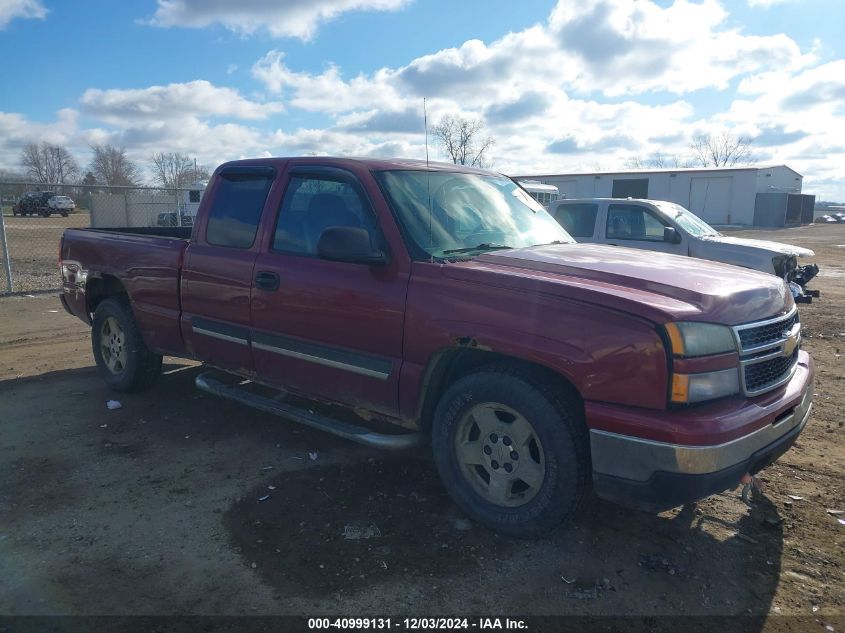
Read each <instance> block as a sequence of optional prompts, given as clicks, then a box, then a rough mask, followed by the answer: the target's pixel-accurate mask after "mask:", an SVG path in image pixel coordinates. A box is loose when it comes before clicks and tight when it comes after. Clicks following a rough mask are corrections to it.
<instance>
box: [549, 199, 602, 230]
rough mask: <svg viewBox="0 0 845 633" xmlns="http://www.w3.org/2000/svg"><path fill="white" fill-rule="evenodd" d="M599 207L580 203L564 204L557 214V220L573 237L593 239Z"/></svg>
mask: <svg viewBox="0 0 845 633" xmlns="http://www.w3.org/2000/svg"><path fill="white" fill-rule="evenodd" d="M598 212H599V205H597V204H592V203H587V202H583V203H582V202H579V203H575V204H562V205H560V206H559V207H558V208H557V211H556V212H555V219H556V220H557V221H558V222H560V224H561V226H563V228H565V229H566V232H567V233H569V234H570V235H571V236H572V237H575V238H579V237H593V233H594V231H595V227H596V215H598Z"/></svg>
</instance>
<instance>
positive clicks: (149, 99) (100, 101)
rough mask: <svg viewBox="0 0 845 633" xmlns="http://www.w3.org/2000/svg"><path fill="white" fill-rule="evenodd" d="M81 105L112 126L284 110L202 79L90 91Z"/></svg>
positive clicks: (254, 115) (260, 114) (247, 116)
mask: <svg viewBox="0 0 845 633" xmlns="http://www.w3.org/2000/svg"><path fill="white" fill-rule="evenodd" d="M80 103H81V105H82V109H83V111H84V112H85V113H86V114H89V115H91V116H95V117H98V118H101V119H103V120H105V121H109V122H114V123H120V122H122V121H126V120H132V119H157V120H159V119H172V118H176V117H180V116H218V117H232V118H235V119H263V118H266V117H267V116H269V115H271V114H274V113H277V112H281V111H282V110H283V109H284V108H283V106H282V104H280V103H275V102H268V103H257V102H255V101H250V100H249V99H246V98H244V97H242V96H241V95H240V94H239V93H238V91H237V90H234V89H232V88H220V87H217V86H214V85H213V84H211V83H210V82H208V81H204V80H197V81H189V82H187V83H173V84H168V85H166V86H150V87H148V88H135V89H127V90H99V89H95V88H91V89H89V90H86V91H85V93H84V94H83V95H82V98H81V100H80Z"/></svg>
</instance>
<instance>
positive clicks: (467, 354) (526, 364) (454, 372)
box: [417, 346, 584, 433]
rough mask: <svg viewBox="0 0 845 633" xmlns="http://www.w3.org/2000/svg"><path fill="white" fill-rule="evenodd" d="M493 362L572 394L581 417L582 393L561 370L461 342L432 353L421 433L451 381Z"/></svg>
mask: <svg viewBox="0 0 845 633" xmlns="http://www.w3.org/2000/svg"><path fill="white" fill-rule="evenodd" d="M493 365H495V366H499V367H501V366H509V367H515V368H518V369H520V370H521V371H522V372H523V373H524V374H525V376H526V377H528V378H530V379H533V380H537V381H541V382H544V383H546V384H548V385H551V386H552V387H554V388H555V389H558V390H559V391H560V392H561V393H562V394H565V395H569V396H572V397H573V398H574V403H575V404H577V406H578V408H579V413H580V414H581V419H583V413H584V406H583V399H582V398H581V394H580V393H579V392H578V389H577V388H576V387H575V385H574V384H573V383H572V382H571V381H570V380H569V379H568V378H567V377H566V376H564V375H562V374H561V373H559V372H557V371H555V370H553V369H551V368H549V367H547V366H545V365H541V364H539V363H536V362H533V361H529V360H525V359H522V358H518V357H515V356H509V355H507V354H501V353H498V352H493V351H488V350H483V349H478V348H472V347H463V346H461V347H450V348H446V349H443V350H440V351H439V352H437V353H436V354H434V356H433V357H432V358H431V360H430V361H429V363H428V366H427V367H426V371H425V373H424V377H423V382H422V387H421V396H420V403H419V405H418V411H417V420H418V423H419V427H420V430H421V431H423V432H424V433H430V432H431V424H432V419H433V417H434V410H435V409H436V408H437V403H438V401H439V400H440V396H441V394H442V393H443V392H444V391H445V390H446V388H447V387H448V386H449V385H450V384H452V383H453V382H454V381H456V380H457V379H459V378H461V377H462V376H465V375H467V374H469V373H472V372H473V371H475V370H477V369H480V368H482V367H486V366H493Z"/></svg>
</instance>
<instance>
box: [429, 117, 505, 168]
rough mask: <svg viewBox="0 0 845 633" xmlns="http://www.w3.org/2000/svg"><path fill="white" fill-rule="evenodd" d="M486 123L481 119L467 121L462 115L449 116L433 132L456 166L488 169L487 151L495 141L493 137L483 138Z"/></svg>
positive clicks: (441, 120)
mask: <svg viewBox="0 0 845 633" xmlns="http://www.w3.org/2000/svg"><path fill="white" fill-rule="evenodd" d="M483 131H484V122H483V121H482V120H481V119H467V118H464V117H462V116H460V115H452V114H447V115H445V116H444V117H443V118H442V119H440V123H438V124H437V125H436V126H435V127H434V129H433V130H432V134H433V135H434V136H435V138H437V140H438V141H439V142H440V146H441V147H442V148H443V151H444V152H446V154H448V155H449V158H451V159H452V162H453V163H455V164H456V165H473V166H475V167H488V166H489V165H490V160H489V158H488V156H487V151H488V150H489V149H490V148H491V147H492V146H493V144H494V143H495V141H494V140H493V138H492V137H489V136H488V137H486V138H482V133H483Z"/></svg>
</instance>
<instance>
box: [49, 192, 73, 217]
mask: <svg viewBox="0 0 845 633" xmlns="http://www.w3.org/2000/svg"><path fill="white" fill-rule="evenodd" d="M47 207H48V208H49V210H50V212H51V213H60V214H61V215H62V217H65V218H66V217H67V216H68V214H69V213H70V212H71V211H73V210H74V209H75V208H76V203H75V202H74V201H73V200H71V198H70V197H69V196H52V197H51V198H50V199H48V200H47Z"/></svg>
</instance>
